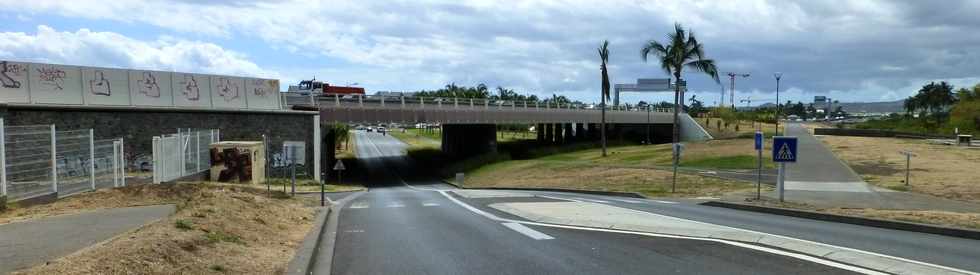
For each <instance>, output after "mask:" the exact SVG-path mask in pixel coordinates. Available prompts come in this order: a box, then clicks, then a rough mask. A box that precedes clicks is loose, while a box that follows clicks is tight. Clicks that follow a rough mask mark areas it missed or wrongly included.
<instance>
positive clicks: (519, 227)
mask: <svg viewBox="0 0 980 275" xmlns="http://www.w3.org/2000/svg"><path fill="white" fill-rule="evenodd" d="M502 224H503V225H504V226H506V227H507V228H510V229H512V230H514V231H517V232H519V233H521V234H524V235H525V236H528V237H531V239H535V240H553V239H555V237H552V236H548V234H544V233H541V232H538V231H537V230H534V229H531V228H530V227H527V226H524V225H523V224H519V223H514V222H505V223H502Z"/></svg>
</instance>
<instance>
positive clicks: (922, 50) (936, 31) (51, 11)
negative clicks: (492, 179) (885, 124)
mask: <svg viewBox="0 0 980 275" xmlns="http://www.w3.org/2000/svg"><path fill="white" fill-rule="evenodd" d="M0 10H2V12H0V20H2V21H3V22H5V23H4V24H3V26H0V59H5V60H20V61H39V62H51V63H65V64H75V65H89V66H110V67H123V68H147V69H161V70H176V71H190V72H202V73H217V74H232V75H244V76H258V77H270V78H278V79H281V80H282V82H281V83H282V84H283V85H284V86H285V85H288V84H291V83H295V82H298V81H299V80H301V79H308V78H310V77H313V76H316V77H317V79H323V80H326V81H328V82H331V83H333V84H340V85H343V84H346V83H350V82H357V83H360V85H361V86H364V87H365V88H367V89H368V90H369V91H415V90H419V89H435V88H439V87H442V86H444V85H445V84H448V83H450V82H455V83H456V84H460V85H476V84H477V83H485V84H487V85H488V86H491V87H495V86H504V87H508V88H514V89H516V90H517V91H519V92H522V93H533V94H538V95H550V94H552V93H559V94H563V95H566V96H569V97H571V98H573V99H577V100H582V101H585V102H593V101H597V100H598V97H597V95H598V89H599V71H598V58H597V55H596V51H595V48H596V47H597V46H598V45H599V43H600V42H601V41H602V40H603V39H609V40H610V42H611V46H610V50H611V52H612V54H611V58H610V59H611V60H610V66H611V67H610V69H611V73H612V76H611V77H612V79H613V82H614V83H630V82H633V81H635V79H636V78H637V77H654V78H656V77H666V75H665V74H664V73H663V72H662V71H660V70H659V69H658V67H657V66H656V65H655V64H650V63H644V62H643V61H642V59H641V58H640V54H639V49H640V47H641V46H642V45H643V44H644V43H645V42H646V41H649V40H650V39H658V40H663V39H664V37H665V34H666V33H667V32H668V31H670V29H671V28H672V27H673V23H674V22H679V23H681V24H683V25H684V26H685V27H689V28H692V29H693V30H694V31H695V33H696V34H697V36H698V38H699V40H700V41H701V42H702V43H704V44H705V50H706V52H707V55H708V57H710V58H713V59H715V60H716V61H717V63H718V65H719V70H720V71H722V72H729V71H735V72H746V73H751V74H752V76H750V77H749V78H745V79H741V78H740V79H738V80H737V84H736V88H737V91H736V93H737V96H736V99H745V98H753V99H755V100H756V102H758V103H762V102H764V100H766V99H771V98H773V97H774V95H773V90H774V86H775V83H774V82H775V81H774V79H773V77H772V73H773V72H777V71H779V72H783V75H784V76H783V82H782V88H783V89H782V90H783V91H784V92H785V94H782V95H781V98H788V99H792V100H806V101H809V100H812V97H813V96H814V95H824V96H829V97H831V98H836V99H840V100H842V101H883V100H897V99H902V98H904V97H907V96H909V95H911V94H912V93H914V92H915V91H916V90H917V89H918V87H921V86H922V85H923V84H925V83H927V82H929V81H937V80H946V81H950V82H952V83H953V84H954V85H956V86H958V87H962V86H972V85H974V84H976V83H980V69H978V68H980V66H977V65H976V64H978V62H980V31H978V30H980V19H978V17H976V16H974V14H971V11H977V10H980V1H953V0H950V1H943V5H935V4H932V3H928V1H873V0H867V1H763V0H755V1H753V0H738V1H618V0H613V1H585V0H583V1H575V0H570V1H373V0H361V1H308V0H267V1H253V0H237V1H221V0H211V1H189V0H185V1H154V0H148V1H123V0H117V1H104V0H102V1H90V0H73V1H46V0H33V1H27V2H25V1H17V2H15V1H9V0H0ZM686 78H688V79H689V88H690V89H691V90H692V91H693V93H694V94H695V95H697V96H698V98H701V99H702V100H703V101H705V102H706V103H708V104H711V103H713V102H716V101H717V100H718V98H719V93H720V91H721V89H722V86H720V85H719V84H717V83H715V82H713V81H711V80H710V79H709V78H707V77H704V76H702V75H699V74H695V73H689V74H688V75H686ZM722 83H723V84H724V85H725V86H724V88H725V89H728V87H727V86H728V81H727V79H725V78H723V79H722ZM624 98H625V99H626V100H630V101H636V100H641V99H642V100H648V101H659V100H669V99H670V95H669V94H631V95H626V96H624ZM760 100H762V101H760Z"/></svg>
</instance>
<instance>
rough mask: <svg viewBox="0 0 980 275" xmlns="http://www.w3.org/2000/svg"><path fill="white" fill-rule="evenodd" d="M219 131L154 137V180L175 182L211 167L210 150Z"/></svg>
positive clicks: (216, 139) (157, 181)
mask: <svg viewBox="0 0 980 275" xmlns="http://www.w3.org/2000/svg"><path fill="white" fill-rule="evenodd" d="M219 140H220V132H219V130H216V129H212V130H197V131H192V130H181V129H178V131H177V133H176V134H170V135H164V136H156V137H153V183H161V182H166V181H172V180H176V179H179V178H181V177H184V176H189V175H193V174H196V173H199V172H201V171H205V170H208V169H210V168H211V167H210V166H211V164H210V163H211V161H210V160H211V155H210V152H209V151H208V150H209V149H208V148H209V146H210V145H211V143H213V142H218V141H219Z"/></svg>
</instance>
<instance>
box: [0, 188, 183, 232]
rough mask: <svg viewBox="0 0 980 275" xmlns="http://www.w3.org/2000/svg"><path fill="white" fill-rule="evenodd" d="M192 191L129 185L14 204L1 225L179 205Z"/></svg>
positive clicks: (0, 217) (3, 214)
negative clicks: (26, 204) (108, 210)
mask: <svg viewBox="0 0 980 275" xmlns="http://www.w3.org/2000/svg"><path fill="white" fill-rule="evenodd" d="M181 186H182V185H181ZM190 192H194V189H192V188H182V187H180V188H178V187H175V186H172V185H130V186H126V187H121V188H112V189H99V190H97V191H95V192H89V193H83V194H79V195H75V196H71V197H68V198H66V199H62V200H58V201H56V202H53V203H49V204H42V205H35V206H30V207H17V206H16V205H14V207H12V209H10V210H8V211H5V212H0V224H3V223H9V222H13V221H18V220H26V219H35V218H41V217H46V216H54V215H62V214H71V213H78V212H82V211H90V210H95V209H105V208H119V207H129V206H144V205H157V204H171V203H180V202H181V201H182V198H185V197H187V196H188V194H189V193H190Z"/></svg>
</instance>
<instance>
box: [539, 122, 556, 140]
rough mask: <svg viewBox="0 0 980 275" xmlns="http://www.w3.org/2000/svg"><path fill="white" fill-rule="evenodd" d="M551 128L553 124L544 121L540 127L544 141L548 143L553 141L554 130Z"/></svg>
mask: <svg viewBox="0 0 980 275" xmlns="http://www.w3.org/2000/svg"><path fill="white" fill-rule="evenodd" d="M552 128H554V125H553V124H551V123H545V124H544V127H542V129H543V130H544V142H545V143H548V144H550V143H553V142H555V132H554V130H552Z"/></svg>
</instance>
